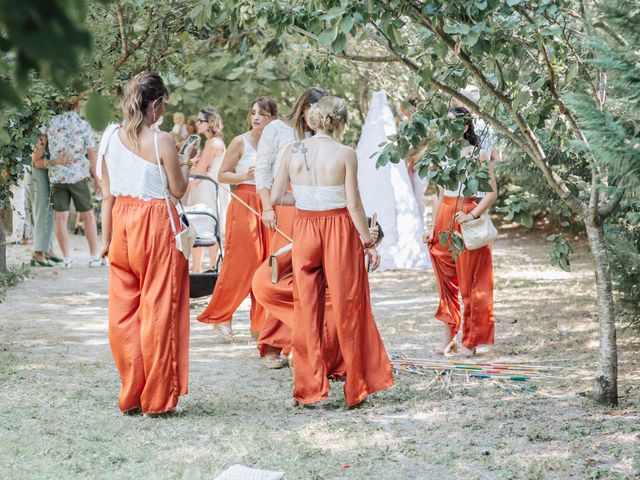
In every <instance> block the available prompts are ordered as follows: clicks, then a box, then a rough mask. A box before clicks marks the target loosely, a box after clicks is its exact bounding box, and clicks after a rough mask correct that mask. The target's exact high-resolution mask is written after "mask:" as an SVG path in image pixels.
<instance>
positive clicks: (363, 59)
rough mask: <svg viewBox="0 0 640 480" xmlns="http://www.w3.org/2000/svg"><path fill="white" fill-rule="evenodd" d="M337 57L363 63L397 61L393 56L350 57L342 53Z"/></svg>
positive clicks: (350, 55)
mask: <svg viewBox="0 0 640 480" xmlns="http://www.w3.org/2000/svg"><path fill="white" fill-rule="evenodd" d="M339 56H340V57H343V58H345V59H347V60H353V61H355V62H365V63H391V62H398V61H399V60H398V59H397V58H396V57H394V56H393V55H382V56H367V55H352V54H349V53H347V52H342V53H340V54H339Z"/></svg>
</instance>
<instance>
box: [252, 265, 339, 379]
mask: <svg viewBox="0 0 640 480" xmlns="http://www.w3.org/2000/svg"><path fill="white" fill-rule="evenodd" d="M279 264H280V279H279V280H278V282H277V283H272V282H271V268H270V267H269V264H268V263H267V262H265V263H263V264H262V265H260V268H258V270H256V273H255V275H254V276H253V292H254V295H255V296H256V299H257V300H258V302H260V303H261V304H262V306H264V308H265V309H266V310H267V321H266V322H265V327H264V329H263V330H261V331H260V338H258V350H260V354H261V355H264V350H265V347H267V346H271V347H275V348H281V349H282V353H283V354H284V355H288V354H289V352H290V351H291V343H292V341H293V328H294V322H295V319H294V299H293V265H292V259H291V252H287V253H285V254H283V255H282V256H281V259H280V262H279ZM324 318H325V322H324V328H323V331H322V358H323V359H324V364H325V369H326V372H327V376H328V377H329V378H333V379H336V380H337V379H341V378H342V377H344V375H345V365H344V360H343V358H342V353H341V352H340V344H339V343H338V331H337V329H336V321H335V319H334V314H333V308H332V306H331V300H330V295H329V292H328V291H327V295H326V299H325V314H324Z"/></svg>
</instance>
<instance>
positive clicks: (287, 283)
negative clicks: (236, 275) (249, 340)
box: [252, 207, 296, 356]
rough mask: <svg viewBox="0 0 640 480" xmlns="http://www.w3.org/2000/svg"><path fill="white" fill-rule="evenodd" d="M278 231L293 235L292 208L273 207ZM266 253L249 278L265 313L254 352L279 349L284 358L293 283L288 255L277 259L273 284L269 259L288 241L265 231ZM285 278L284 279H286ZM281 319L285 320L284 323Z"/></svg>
mask: <svg viewBox="0 0 640 480" xmlns="http://www.w3.org/2000/svg"><path fill="white" fill-rule="evenodd" d="M275 213H276V218H277V223H278V229H279V230H281V231H282V232H284V233H285V234H287V235H289V237H291V236H292V235H293V219H294V217H295V214H296V210H295V208H294V207H275ZM268 232H269V236H270V239H269V240H270V241H269V245H270V249H269V252H268V255H267V260H266V261H264V262H263V263H262V264H261V265H260V266H259V267H258V269H257V270H256V273H255V274H254V276H253V282H252V291H253V294H254V295H255V297H256V299H257V300H258V302H259V303H260V304H261V305H262V306H263V307H264V308H265V309H266V311H267V315H266V317H265V323H264V325H263V328H262V329H261V330H260V337H259V338H258V350H259V351H260V355H261V356H263V355H264V353H265V348H266V347H267V346H270V347H274V348H280V349H282V352H283V353H284V354H285V355H287V354H288V353H289V351H290V350H291V327H292V323H291V321H289V320H290V319H289V318H288V317H291V316H292V315H293V281H292V278H291V253H290V252H289V253H285V254H283V255H280V256H279V257H278V263H279V265H280V268H279V272H280V275H279V276H280V279H281V280H280V281H279V282H278V284H273V283H272V281H271V268H270V267H269V258H268V257H269V255H271V253H273V252H276V251H278V250H279V249H280V248H282V247H284V246H285V245H287V244H288V243H289V241H288V240H287V239H286V238H285V237H283V236H282V235H280V234H279V233H277V232H275V231H274V230H268ZM287 277H288V279H287ZM283 317H287V318H286V319H285V318H283Z"/></svg>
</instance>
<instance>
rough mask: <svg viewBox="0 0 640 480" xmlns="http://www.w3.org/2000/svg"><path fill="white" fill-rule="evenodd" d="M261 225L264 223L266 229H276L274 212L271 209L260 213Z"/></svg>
mask: <svg viewBox="0 0 640 480" xmlns="http://www.w3.org/2000/svg"><path fill="white" fill-rule="evenodd" d="M262 223H264V226H265V227H267V228H271V229H275V228H276V212H275V211H274V210H273V208H269V209H267V210H265V211H264V212H262Z"/></svg>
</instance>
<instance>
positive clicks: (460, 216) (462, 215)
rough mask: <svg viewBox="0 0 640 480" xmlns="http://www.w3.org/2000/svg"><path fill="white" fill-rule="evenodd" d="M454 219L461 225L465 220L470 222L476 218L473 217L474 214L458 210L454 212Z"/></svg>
mask: <svg viewBox="0 0 640 480" xmlns="http://www.w3.org/2000/svg"><path fill="white" fill-rule="evenodd" d="M455 220H456V223H457V224H458V225H461V224H463V223H467V222H470V221H472V220H476V218H474V216H473V215H471V214H470V213H463V212H458V213H456V216H455Z"/></svg>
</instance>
